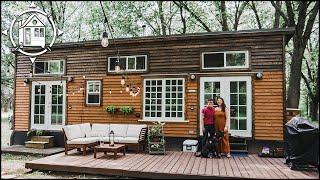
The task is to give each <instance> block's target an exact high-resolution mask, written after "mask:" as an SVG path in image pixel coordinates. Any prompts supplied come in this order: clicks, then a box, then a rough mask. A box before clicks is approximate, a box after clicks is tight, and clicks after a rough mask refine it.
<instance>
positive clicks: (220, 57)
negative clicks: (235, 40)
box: [202, 51, 249, 69]
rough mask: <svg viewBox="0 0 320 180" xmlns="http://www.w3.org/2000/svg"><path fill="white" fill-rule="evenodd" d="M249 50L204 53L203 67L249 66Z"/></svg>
mask: <svg viewBox="0 0 320 180" xmlns="http://www.w3.org/2000/svg"><path fill="white" fill-rule="evenodd" d="M248 66H249V65H248V51H226V52H205V53H202V69H219V68H248Z"/></svg>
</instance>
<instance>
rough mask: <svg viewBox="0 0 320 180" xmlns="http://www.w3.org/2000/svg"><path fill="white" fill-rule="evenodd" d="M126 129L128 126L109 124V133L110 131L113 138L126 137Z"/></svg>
mask: <svg viewBox="0 0 320 180" xmlns="http://www.w3.org/2000/svg"><path fill="white" fill-rule="evenodd" d="M127 129H128V124H110V132H111V130H112V131H113V132H114V136H115V137H126V136H127Z"/></svg>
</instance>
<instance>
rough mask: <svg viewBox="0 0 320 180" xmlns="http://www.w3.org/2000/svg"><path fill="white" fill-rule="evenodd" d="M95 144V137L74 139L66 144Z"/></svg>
mask: <svg viewBox="0 0 320 180" xmlns="http://www.w3.org/2000/svg"><path fill="white" fill-rule="evenodd" d="M94 142H97V138H96V137H87V138H76V139H72V140H68V141H67V144H90V143H94Z"/></svg>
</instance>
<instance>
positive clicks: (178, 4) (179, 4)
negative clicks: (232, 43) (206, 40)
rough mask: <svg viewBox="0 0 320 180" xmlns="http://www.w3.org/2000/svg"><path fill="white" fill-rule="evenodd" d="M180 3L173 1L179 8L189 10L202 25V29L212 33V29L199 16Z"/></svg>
mask: <svg viewBox="0 0 320 180" xmlns="http://www.w3.org/2000/svg"><path fill="white" fill-rule="evenodd" d="M178 2H179V1H173V3H174V4H176V5H177V6H182V7H183V8H184V9H185V10H187V11H188V12H189V13H190V14H191V15H192V16H193V17H194V18H195V19H196V20H197V21H198V22H199V23H200V24H201V25H202V27H203V28H204V29H205V30H206V31H208V32H211V30H210V28H209V27H208V26H207V25H206V24H205V23H204V22H203V21H202V20H201V18H200V17H199V16H198V15H196V14H195V13H194V12H193V11H191V10H190V9H189V7H188V6H187V5H186V4H184V3H183V2H179V3H178Z"/></svg>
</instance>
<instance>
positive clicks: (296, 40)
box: [271, 1, 319, 108]
mask: <svg viewBox="0 0 320 180" xmlns="http://www.w3.org/2000/svg"><path fill="white" fill-rule="evenodd" d="M285 3H286V10H287V13H286V14H285V13H284V12H283V10H282V9H281V8H280V7H279V6H278V5H277V4H275V3H274V1H271V4H272V6H273V7H274V8H275V9H276V11H278V13H279V14H280V15H281V17H282V18H283V19H284V20H285V25H286V26H289V27H295V28H296V30H295V33H294V35H293V47H294V48H293V55H292V59H291V65H290V71H291V72H290V77H289V87H288V95H287V107H290V108H298V106H299V100H300V80H301V76H299V75H297V73H301V65H302V58H303V53H304V50H305V48H306V45H307V41H308V39H309V38H310V34H311V32H312V27H313V24H314V22H315V19H316V16H317V14H318V10H319V2H318V1H316V2H312V1H299V2H291V1H286V2H285ZM295 3H297V4H298V8H293V5H294V4H295ZM312 4H313V7H312V6H311V5H312ZM310 7H311V10H309V9H310ZM308 10H309V11H308ZM295 11H297V12H295ZM295 14H297V15H298V16H297V20H296V18H295Z"/></svg>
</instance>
